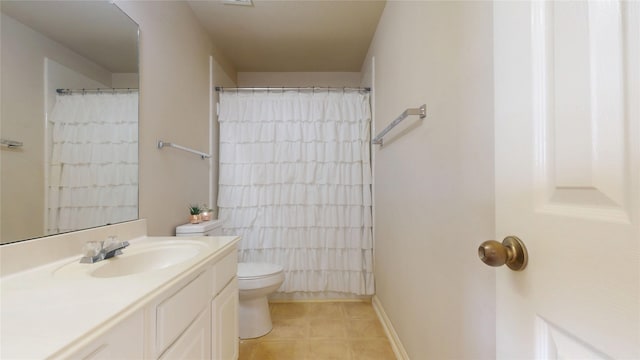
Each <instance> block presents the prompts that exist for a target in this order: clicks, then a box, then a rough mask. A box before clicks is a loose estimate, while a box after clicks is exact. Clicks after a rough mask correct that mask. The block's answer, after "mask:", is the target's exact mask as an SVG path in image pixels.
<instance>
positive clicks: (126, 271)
mask: <svg viewBox="0 0 640 360" xmlns="http://www.w3.org/2000/svg"><path fill="white" fill-rule="evenodd" d="M203 249H204V248H203V246H202V244H199V243H196V242H186V241H183V242H170V243H161V244H144V245H135V244H134V245H131V246H129V247H127V248H125V249H123V250H122V252H123V254H122V255H118V256H115V257H113V258H111V259H107V260H103V261H99V262H97V263H95V264H81V263H79V262H78V261H74V262H73V263H70V264H67V265H64V266H62V267H60V268H59V269H58V270H57V271H56V272H55V275H56V276H66V277H68V276H74V277H75V276H87V275H88V276H91V277H98V278H111V277H118V276H127V275H134V274H139V273H143V272H147V271H153V270H161V269H165V268H168V267H171V266H174V265H178V264H181V263H183V262H185V261H188V260H190V259H192V258H194V257H195V256H197V255H198V254H200V253H201V252H202V250H203Z"/></svg>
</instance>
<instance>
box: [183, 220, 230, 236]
mask: <svg viewBox="0 0 640 360" xmlns="http://www.w3.org/2000/svg"><path fill="white" fill-rule="evenodd" d="M176 236H222V220H210V221H203V222H201V223H199V224H184V225H180V226H178V227H176Z"/></svg>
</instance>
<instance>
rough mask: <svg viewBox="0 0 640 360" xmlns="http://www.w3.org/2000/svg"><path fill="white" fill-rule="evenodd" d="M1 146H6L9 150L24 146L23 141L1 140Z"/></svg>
mask: <svg viewBox="0 0 640 360" xmlns="http://www.w3.org/2000/svg"><path fill="white" fill-rule="evenodd" d="M0 145H3V146H6V147H8V148H17V147H21V146H22V142H21V141H15V140H8V139H0Z"/></svg>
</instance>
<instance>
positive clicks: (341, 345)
mask: <svg viewBox="0 0 640 360" xmlns="http://www.w3.org/2000/svg"><path fill="white" fill-rule="evenodd" d="M307 360H351V347H350V346H349V343H348V342H346V341H341V340H318V341H309V342H308V348H307Z"/></svg>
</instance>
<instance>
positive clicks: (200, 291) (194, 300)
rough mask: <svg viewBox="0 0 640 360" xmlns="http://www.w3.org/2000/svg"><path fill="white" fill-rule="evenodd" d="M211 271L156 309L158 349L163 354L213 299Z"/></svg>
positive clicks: (200, 276)
mask: <svg viewBox="0 0 640 360" xmlns="http://www.w3.org/2000/svg"><path fill="white" fill-rule="evenodd" d="M211 278H212V274H211V271H210V270H207V271H206V272H204V273H202V274H201V275H199V276H198V277H197V278H195V279H194V280H193V281H191V282H190V283H189V284H187V285H186V286H184V287H183V288H182V289H180V290H179V291H178V292H176V293H175V294H173V295H171V296H170V297H168V298H167V299H166V300H164V301H163V302H162V303H160V304H159V305H158V306H157V307H156V345H157V347H156V349H157V352H158V354H159V353H162V352H163V351H164V350H165V349H166V348H167V347H168V346H169V345H171V343H172V342H173V341H174V340H175V339H177V338H178V336H180V334H182V332H184V330H185V329H186V328H187V326H189V324H191V322H193V320H194V319H195V318H196V316H198V314H199V313H200V312H201V311H202V310H203V309H204V308H205V307H206V306H207V304H208V301H209V299H211V291H212V289H211Z"/></svg>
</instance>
